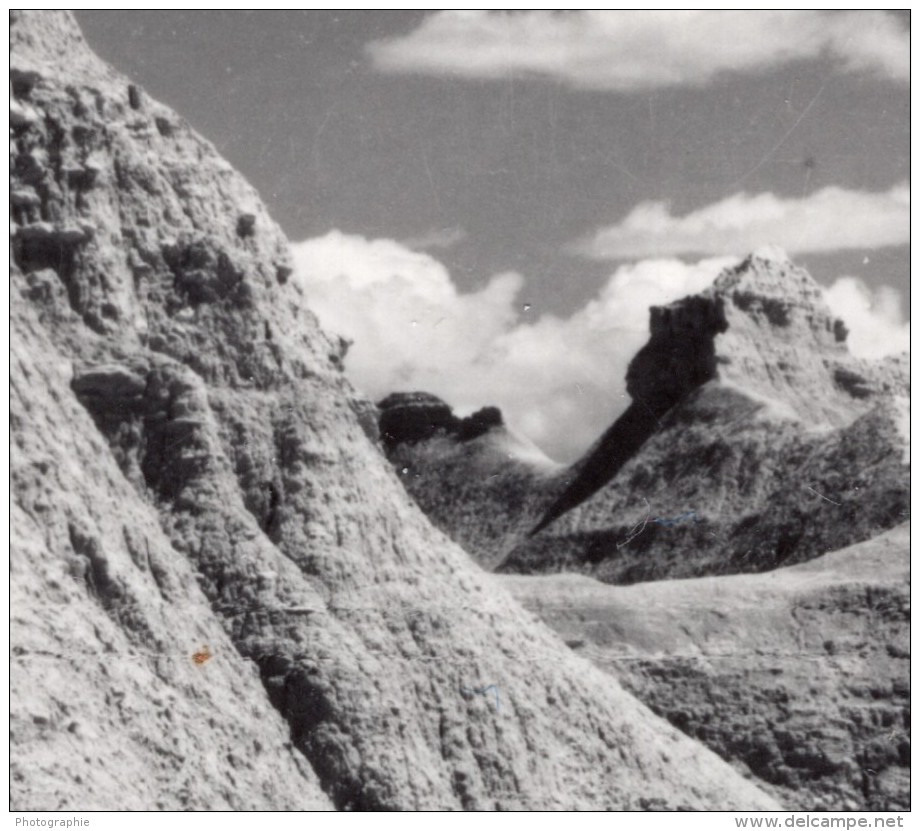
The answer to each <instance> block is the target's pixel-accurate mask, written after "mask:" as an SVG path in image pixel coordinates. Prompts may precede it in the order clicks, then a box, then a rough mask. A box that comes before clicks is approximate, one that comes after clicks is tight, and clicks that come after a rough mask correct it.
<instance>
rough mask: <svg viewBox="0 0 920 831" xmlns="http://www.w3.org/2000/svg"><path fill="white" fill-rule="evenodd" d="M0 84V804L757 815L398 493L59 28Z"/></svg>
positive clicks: (157, 147) (279, 305)
mask: <svg viewBox="0 0 920 831" xmlns="http://www.w3.org/2000/svg"><path fill="white" fill-rule="evenodd" d="M11 82H12V88H13V98H12V100H11V109H10V113H11V126H12V132H11V141H10V152H11V171H12V179H11V201H12V204H13V220H14V222H13V224H12V226H11V252H12V259H13V267H12V268H11V277H10V279H11V296H12V298H13V301H12V318H13V320H12V323H13V327H12V332H13V355H14V365H13V393H14V395H13V398H12V430H13V459H12V485H13V487H12V490H13V500H14V522H13V545H12V553H11V563H12V566H11V580H12V586H13V620H12V642H13V648H14V663H13V667H12V670H11V683H12V688H13V689H12V693H13V704H12V713H13V720H12V725H11V726H12V744H13V747H14V750H15V754H16V756H17V758H18V759H19V760H20V762H19V767H18V768H14V771H13V776H12V786H11V806H12V807H14V808H16V809H43V808H69V809H80V808H87V807H97V808H119V807H127V806H131V807H138V808H152V807H157V805H159V804H162V805H163V806H164V807H225V806H226V807H262V808H268V807H298V808H308V807H314V806H323V805H329V804H330V803H331V804H333V805H335V806H336V807H340V808H348V807H351V808H365V809H369V808H460V807H463V808H494V807H503V808H512V807H522V808H544V807H546V808H563V807H568V808H574V807H580V808H601V807H611V808H627V807H629V808H636V807H678V806H688V807H706V808H731V807H736V808H748V809H756V808H763V807H771V806H773V805H774V804H775V803H774V802H773V801H772V800H771V799H770V798H768V797H767V796H765V795H764V794H763V793H762V792H761V791H760V790H758V789H757V788H756V787H755V786H753V785H752V784H750V783H749V782H748V781H747V780H745V779H744V778H743V777H741V776H740V775H738V774H736V773H735V772H734V771H732V770H731V769H730V768H729V767H728V766H727V765H725V764H724V763H723V762H722V761H721V760H719V759H718V758H717V757H716V756H715V755H714V754H712V753H711V752H710V751H708V750H706V749H705V748H704V747H703V746H702V745H700V744H698V743H697V742H695V741H693V740H691V739H688V738H686V737H685V736H683V735H682V734H681V733H679V732H678V731H677V730H675V729H674V728H672V727H671V726H669V725H668V724H667V723H666V722H665V721H664V720H662V719H660V718H659V717H657V716H655V715H653V714H652V713H651V712H650V711H649V710H647V709H646V708H645V707H644V706H643V705H641V704H639V703H638V702H637V701H636V700H635V699H634V698H633V697H632V696H630V695H629V694H627V693H626V692H624V691H623V690H622V689H621V688H620V687H619V686H618V685H617V684H616V683H615V682H614V681H613V680H612V679H610V678H609V677H608V676H605V675H604V674H603V673H601V672H600V671H599V670H597V669H595V668H594V667H592V666H591V665H590V664H589V663H587V662H586V661H583V660H581V659H580V658H578V657H577V656H574V655H572V654H570V653H569V652H568V650H567V649H566V648H565V646H564V645H563V644H562V643H561V641H559V640H558V639H557V638H556V636H554V635H553V634H552V633H551V632H549V630H547V629H545V628H544V627H543V626H542V625H541V624H539V623H538V622H537V621H536V620H535V619H534V618H533V617H532V616H531V615H530V614H529V613H527V612H524V611H523V610H521V609H520V608H519V607H517V606H516V605H515V603H514V602H513V601H512V600H511V599H510V597H509V596H508V595H507V594H505V593H504V591H503V590H502V589H500V588H499V587H497V586H496V585H495V584H494V583H493V582H492V580H491V578H490V577H489V576H488V575H485V574H483V573H481V572H480V571H479V570H478V569H477V568H476V567H475V566H473V565H472V564H471V563H470V562H469V560H468V558H467V557H466V555H465V554H464V553H463V552H462V551H461V550H460V549H459V548H458V547H457V546H455V545H454V544H453V543H451V542H450V541H449V540H447V539H446V538H445V537H444V536H443V535H442V534H440V533H439V532H437V531H436V530H435V529H434V528H433V527H432V526H431V525H430V524H429V523H428V522H427V520H426V519H425V518H424V517H423V515H422V514H421V512H420V511H419V510H418V509H417V508H416V507H415V506H414V505H413V504H412V503H411V502H410V500H408V499H407V497H406V495H405V493H404V492H403V490H402V488H401V487H400V485H399V481H398V479H397V477H396V475H395V474H394V472H393V471H392V470H391V468H390V466H389V465H388V464H387V463H386V461H385V460H384V458H383V456H382V455H381V453H380V451H379V449H378V448H377V447H376V446H375V444H374V443H373V442H372V441H371V440H370V439H369V438H368V436H367V435H366V432H370V433H373V431H372V430H370V429H369V425H368V424H367V407H366V403H365V402H361V401H357V400H355V398H354V393H353V392H352V391H351V389H350V387H349V386H348V384H347V383H346V382H345V380H344V379H343V377H342V376H341V373H340V372H339V369H338V367H339V366H340V364H341V344H340V343H338V342H337V341H335V340H333V339H331V338H329V337H327V336H326V335H324V334H323V333H322V332H321V331H320V330H319V328H318V326H317V325H316V322H315V319H314V318H313V316H312V315H311V314H310V313H309V312H308V311H306V308H305V299H304V298H303V297H302V296H301V295H300V294H299V292H298V290H297V289H296V288H295V287H294V286H293V284H291V283H289V282H288V281H287V277H288V275H289V273H290V267H289V265H288V261H287V253H286V242H285V240H284V238H283V236H282V235H281V234H280V232H279V231H278V229H277V228H276V226H275V225H274V224H273V223H272V221H271V220H270V218H269V217H268V216H267V214H266V212H265V210H264V208H263V207H262V205H261V203H260V202H259V200H258V198H257V196H256V194H255V193H254V191H253V190H252V189H251V188H250V187H249V186H248V185H247V184H246V183H245V182H244V181H243V180H242V179H241V178H240V177H239V176H238V175H237V174H235V173H234V172H233V171H232V169H231V168H230V167H229V165H227V164H226V163H225V162H224V161H223V160H221V159H220V158H219V157H218V156H217V155H216V153H215V152H214V150H213V148H212V147H211V146H210V145H209V144H207V142H204V141H202V140H201V139H200V138H198V137H197V136H196V135H195V134H194V133H192V132H191V131H190V130H189V128H188V127H187V126H186V125H185V124H184V123H183V122H182V120H181V119H180V118H178V117H177V116H176V115H175V114H174V113H172V112H171V111H170V110H168V109H167V108H165V107H163V106H161V105H159V104H157V103H156V102H154V101H152V100H150V99H149V98H148V97H147V96H146V95H145V94H144V92H143V91H141V90H139V89H138V88H136V87H135V86H133V85H132V84H130V83H129V82H128V81H127V80H125V79H124V78H121V77H120V76H118V75H117V74H116V73H114V72H113V71H112V70H110V69H109V68H108V67H106V66H105V65H104V64H102V63H101V62H100V61H98V59H96V58H95V57H94V56H93V55H92V53H91V52H90V51H89V50H88V48H87V47H86V45H85V43H84V42H83V40H82V38H81V36H80V34H79V31H78V29H77V27H76V24H75V23H74V21H73V20H72V18H71V17H70V16H68V15H65V14H61V13H53V12H16V13H13V14H12V15H11ZM204 647H207V649H205V648H204ZM205 655H206V656H209V657H203V656H205ZM193 656H195V657H193ZM493 684H494V685H495V687H494V690H491V691H489V692H488V694H483V693H482V691H483V690H485V689H486V688H487V687H489V686H490V685H493ZM36 689H38V690H41V692H38V693H36ZM492 692H495V699H494V701H493V700H492V697H491V696H492ZM100 736H101V737H102V742H103V743H104V745H103V746H102V748H101V749H100V745H99V739H98V737H100ZM288 736H289V738H288ZM103 751H104V752H103ZM177 777H178V778H179V780H180V781H181V782H182V787H180V788H178V789H177V787H176V781H177Z"/></svg>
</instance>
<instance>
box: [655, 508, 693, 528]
mask: <svg viewBox="0 0 920 831" xmlns="http://www.w3.org/2000/svg"><path fill="white" fill-rule="evenodd" d="M685 519H692V520H693V521H694V522H702V520H701V519H700V518H699V517H698V516H697V514H696V511H687V512H686V513H684V514H681V515H680V516H676V517H673V518H672V519H665V518H664V517H660V516H656V517H655V518H654V519H653V520H652V522H654V523H656V524H658V525H677V523H678V522H683V521H684V520H685Z"/></svg>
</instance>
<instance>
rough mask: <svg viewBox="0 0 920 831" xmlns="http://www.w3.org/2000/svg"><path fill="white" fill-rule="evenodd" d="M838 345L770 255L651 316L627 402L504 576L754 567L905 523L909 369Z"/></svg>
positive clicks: (808, 283) (804, 291)
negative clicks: (862, 356) (868, 358)
mask: <svg viewBox="0 0 920 831" xmlns="http://www.w3.org/2000/svg"><path fill="white" fill-rule="evenodd" d="M845 338H846V332H845V329H844V327H843V324H842V323H841V322H840V321H838V320H835V319H834V318H832V316H831V315H830V313H829V312H828V310H827V307H826V306H825V305H824V303H823V301H822V299H821V292H820V288H819V287H818V286H817V284H815V283H814V281H813V280H812V279H811V278H810V277H809V276H808V275H807V273H806V272H804V271H803V270H802V269H799V268H796V267H795V266H793V265H792V264H791V263H790V262H789V260H788V259H787V258H786V257H785V256H784V255H782V254H781V253H777V252H767V253H766V254H755V255H752V256H751V257H749V258H748V259H746V260H745V261H743V262H742V263H741V264H739V265H738V266H737V267H735V268H733V269H729V270H728V271H726V272H725V273H723V274H722V275H721V276H720V277H719V278H718V279H717V280H716V281H715V283H714V284H713V286H712V287H711V288H709V289H707V290H706V291H704V292H702V293H701V294H699V295H695V296H692V297H688V298H685V299H684V300H680V301H677V302H676V303H672V304H671V305H670V306H667V307H663V308H656V309H652V313H651V336H650V338H649V342H648V344H647V345H646V346H645V347H643V348H642V349H641V350H640V351H639V353H638V354H637V355H636V357H635V358H634V359H633V361H632V363H631V364H630V367H629V372H628V376H627V381H628V390H629V393H630V395H631V396H632V398H633V403H632V405H631V406H630V407H629V409H628V410H627V411H626V412H625V413H624V414H623V416H621V417H620V419H618V420H617V421H616V422H615V423H614V425H613V426H612V427H611V428H610V430H609V431H608V432H607V433H606V434H605V435H604V436H602V437H601V439H600V440H599V441H598V443H597V444H596V445H595V447H594V448H592V449H591V450H590V451H589V452H588V454H586V456H585V458H584V459H582V460H581V461H580V462H579V463H578V464H577V465H576V467H575V468H574V470H573V478H572V482H571V484H570V485H569V486H568V487H567V488H566V489H565V490H563V492H562V493H561V494H560V495H559V496H558V497H557V498H556V500H555V501H554V502H553V503H552V504H551V505H549V507H548V508H547V510H546V513H545V514H544V516H543V518H542V519H541V521H540V522H539V523H538V524H537V526H536V529H535V530H536V532H537V533H536V534H535V536H532V537H529V538H526V539H521V540H519V542H518V544H517V546H516V547H515V549H514V550H513V551H512V553H511V554H510V555H509V556H508V558H507V559H506V560H505V561H504V563H503V565H502V568H503V569H505V570H509V571H524V572H529V571H559V570H572V569H574V570H581V571H585V572H588V573H591V574H594V575H595V576H597V577H599V578H600V579H602V580H605V581H609V582H635V581H637V580H649V579H657V578H661V577H678V576H690V575H696V574H719V573H731V572H738V571H761V570H765V569H770V568H775V567H776V566H779V565H789V564H791V563H794V562H799V561H802V560H806V559H809V558H812V557H816V556H819V555H821V554H823V553H825V552H827V551H831V550H834V549H836V548H840V547H842V546H845V545H848V544H851V543H854V542H858V541H861V540H864V539H868V538H869V537H871V536H873V535H874V534H878V533H881V532H882V531H884V530H886V529H888V528H891V527H893V526H894V525H896V524H898V523H899V522H902V521H903V520H904V519H905V518H906V517H907V515H908V510H909V467H908V465H907V464H906V463H905V431H904V425H905V423H906V422H905V414H906V406H907V401H908V396H909V383H908V380H907V373H906V371H905V368H906V364H905V362H904V361H903V359H898V358H895V359H886V360H884V361H879V362H875V363H870V362H866V361H861V360H857V359H855V358H853V357H852V356H851V355H850V354H849V352H848V351H847V350H846V346H845Z"/></svg>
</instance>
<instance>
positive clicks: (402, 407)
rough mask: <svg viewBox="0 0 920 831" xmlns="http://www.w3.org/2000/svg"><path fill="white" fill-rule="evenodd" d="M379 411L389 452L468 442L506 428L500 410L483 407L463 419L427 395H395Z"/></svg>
mask: <svg viewBox="0 0 920 831" xmlns="http://www.w3.org/2000/svg"><path fill="white" fill-rule="evenodd" d="M377 408H378V410H379V411H380V416H379V428H380V438H381V440H382V442H383V445H384V447H385V448H386V449H387V450H389V451H392V450H394V449H395V448H396V447H397V446H399V445H401V444H417V443H418V442H421V441H427V440H428V439H433V438H435V437H436V436H439V437H449V438H452V439H455V440H457V441H460V442H467V441H471V440H473V439H475V438H478V437H479V436H482V435H484V434H485V433H488V432H489V431H490V430H493V429H497V428H500V427H502V426H503V425H504V420H503V418H502V413H501V410H499V409H498V408H497V407H483V408H482V409H481V410H477V411H476V412H475V413H473V414H472V415H468V416H466V417H465V418H459V417H458V416H456V415H454V411H453V410H452V409H451V408H450V407H449V406H448V405H447V404H446V403H445V402H443V401H442V400H441V399H440V398H438V397H437V396H435V395H431V394H430V393H427V392H394V393H391V394H390V395H388V396H387V397H386V398H384V399H383V401H381V402H380V403H379V404H378V405H377Z"/></svg>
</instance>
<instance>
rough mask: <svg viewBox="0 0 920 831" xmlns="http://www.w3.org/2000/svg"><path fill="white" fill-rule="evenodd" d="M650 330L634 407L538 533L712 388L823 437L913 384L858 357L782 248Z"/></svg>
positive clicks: (639, 356) (633, 389) (737, 269)
mask: <svg viewBox="0 0 920 831" xmlns="http://www.w3.org/2000/svg"><path fill="white" fill-rule="evenodd" d="M649 328H650V336H649V340H648V342H647V343H646V344H645V346H643V347H642V349H640V350H639V352H638V353H636V356H635V357H634V358H633V360H632V361H631V362H630V365H629V368H628V370H627V374H626V382H627V383H626V388H627V391H628V392H629V394H630V396H631V398H632V400H633V403H632V404H631V405H630V407H629V408H628V409H627V410H626V412H624V413H623V415H622V416H620V418H619V419H618V420H617V421H616V422H615V423H614V424H613V426H612V427H611V428H610V429H609V430H608V431H607V432H606V433H605V434H604V435H603V436H602V437H601V439H600V440H599V442H598V443H597V444H596V445H595V446H594V447H593V448H592V449H591V451H589V453H588V454H587V455H586V456H585V457H584V458H583V459H582V461H581V462H580V463H579V464H578V474H577V476H576V477H575V479H574V481H573V482H572V484H571V485H570V486H569V488H568V489H567V490H566V491H565V492H563V494H562V495H561V496H560V497H559V498H558V499H557V501H556V502H555V503H554V504H553V505H552V506H550V508H549V510H548V511H547V513H546V514H545V516H544V517H543V519H542V520H541V521H540V523H538V525H537V526H536V528H535V531H539V530H541V529H542V528H545V527H546V526H547V525H549V524H550V523H551V522H553V521H554V520H555V519H556V518H558V517H559V516H561V515H562V514H563V513H565V512H566V511H568V510H569V509H570V508H572V507H574V506H575V505H577V504H579V503H580V502H582V501H583V500H584V499H586V498H588V497H589V496H590V495H591V494H593V493H594V492H595V491H597V490H598V489H599V488H601V487H602V486H603V485H604V484H606V483H607V482H608V481H610V479H612V478H613V476H614V475H615V474H616V473H617V471H619V469H620V468H621V467H622V466H623V465H624V464H625V463H626V462H627V461H628V460H629V459H630V458H631V457H632V456H633V455H635V453H636V452H637V451H638V450H639V448H640V447H641V446H642V445H643V444H644V443H645V442H646V440H647V439H649V437H651V436H652V434H653V433H655V432H656V430H658V429H659V427H660V419H661V418H662V417H663V416H664V415H665V413H667V412H668V411H669V410H671V409H672V408H673V407H674V406H675V405H677V404H678V403H679V402H680V401H682V400H684V399H685V398H686V397H687V396H688V395H689V394H691V393H692V392H693V391H694V390H696V389H698V388H700V387H702V386H703V385H704V384H707V383H710V382H713V383H719V384H722V385H724V386H727V387H730V388H732V389H734V390H737V391H738V392H739V393H740V394H741V395H743V396H746V397H747V398H750V399H752V400H754V401H756V402H759V403H760V404H762V405H764V407H763V412H764V413H765V414H769V415H770V416H771V417H774V418H782V419H792V420H796V421H799V422H801V423H802V424H803V425H804V426H805V427H806V429H808V430H813V429H818V430H825V429H830V428H832V427H842V426H844V425H846V424H849V423H851V422H852V421H854V420H855V419H856V418H858V417H859V416H860V415H862V414H863V413H865V412H866V410H867V409H868V407H869V406H871V405H872V404H873V403H874V401H875V399H876V398H877V396H878V395H879V394H885V395H887V394H890V393H892V392H896V391H898V389H899V388H903V387H904V386H905V385H906V383H907V381H906V373H904V371H903V364H902V363H899V362H896V361H888V362H886V363H885V365H884V367H881V366H879V367H876V366H870V365H869V364H867V363H866V362H863V361H860V360H857V359H855V358H853V357H852V356H851V355H850V353H849V351H848V350H847V348H846V343H845V341H846V336H847V331H846V327H845V326H844V324H843V322H842V321H841V320H839V319H836V318H835V317H834V316H833V315H832V314H831V312H830V309H829V308H828V307H827V304H826V303H825V302H824V299H823V295H822V291H821V287H820V286H819V285H818V284H817V283H816V282H815V281H814V280H813V279H812V277H811V276H810V275H809V274H808V272H807V271H805V270H804V269H802V268H799V267H797V266H795V265H794V264H793V263H792V262H791V261H790V259H789V257H788V256H787V255H786V254H785V252H782V251H780V250H779V249H776V248H766V249H760V250H758V251H757V252H755V253H753V254H751V255H750V256H748V257H747V258H745V259H744V260H742V261H741V262H740V263H739V264H738V265H736V266H734V267H732V268H729V269H726V270H725V271H724V272H722V274H720V275H719V276H718V277H717V278H716V280H715V282H714V283H713V285H712V286H710V287H709V288H708V289H706V290H704V291H702V292H700V293H699V294H695V295H691V296H689V297H685V298H683V299H681V300H677V301H675V302H673V303H670V304H668V305H666V306H655V307H652V308H651V310H650V327H649Z"/></svg>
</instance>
